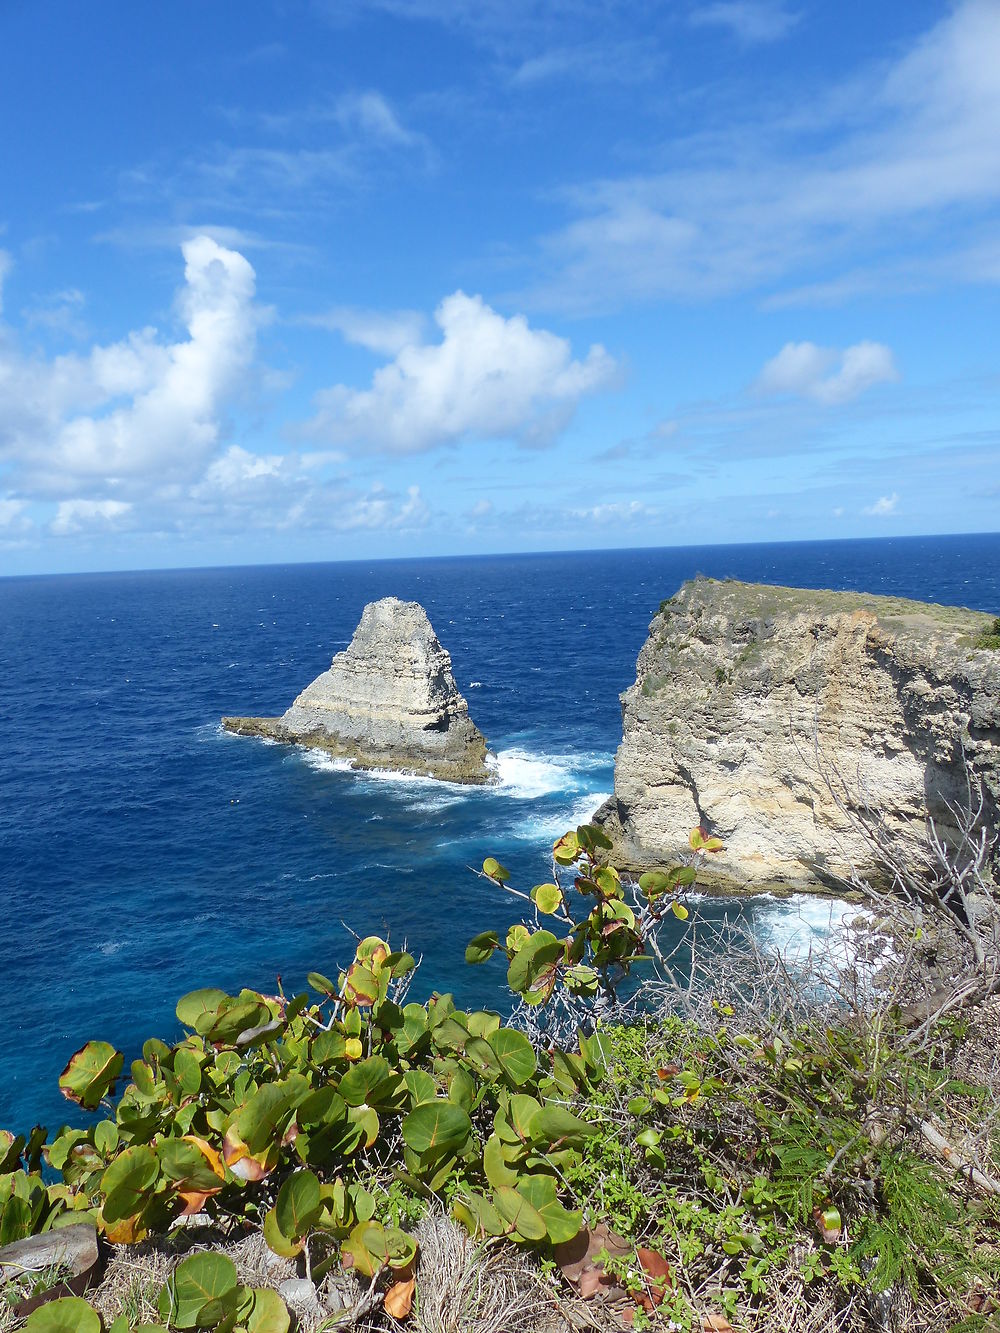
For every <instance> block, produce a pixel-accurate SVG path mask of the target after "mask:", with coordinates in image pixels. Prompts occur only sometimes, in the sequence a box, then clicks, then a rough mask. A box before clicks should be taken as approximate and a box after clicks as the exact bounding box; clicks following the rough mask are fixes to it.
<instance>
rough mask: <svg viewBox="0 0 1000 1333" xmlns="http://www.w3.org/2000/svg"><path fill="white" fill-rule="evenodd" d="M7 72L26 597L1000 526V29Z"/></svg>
mask: <svg viewBox="0 0 1000 1333" xmlns="http://www.w3.org/2000/svg"><path fill="white" fill-rule="evenodd" d="M0 49H2V50H3V52H4V56H5V60H4V67H5V75H4V79H3V81H2V83H0V107H2V115H3V125H4V133H3V135H2V136H0V187H2V188H0V302H2V303H0V573H20V572H35V571H49V570H73V569H111V568H145V567H150V566H169V565H197V564H215V563H244V562H256V561H284V560H289V561H291V560H324V559H341V558H358V557H364V558H368V557H372V556H383V555H384V556H395V555H407V554H412V555H421V554H450V553H465V552H480V551H504V550H545V549H557V548H573V549H578V548H585V547H605V546H640V545H666V544H675V543H679V544H687V543H698V542H714V541H768V540H783V539H800V538H810V537H836V536H845V537H848V536H885V535H891V534H907V533H920V532H962V531H985V530H995V529H997V528H998V527H1000V523H998V514H1000V430H998V407H1000V339H998V337H997V332H998V320H997V295H998V284H1000V130H998V127H1000V0H959V2H958V3H954V4H950V5H949V4H931V3H925V0H889V2H888V3H884V4H879V5H843V4H833V3H830V0H826V2H825V3H820V0H663V2H662V3H656V2H655V0H651V2H650V3H648V4H643V5H638V4H635V3H634V0H311V2H310V0H273V3H272V2H270V0H257V2H256V3H254V4H252V5H237V4H235V3H221V0H218V2H216V3H206V2H205V0H198V2H197V3H194V2H193V0H175V2H174V3H172V4H170V5H169V6H157V5H147V4H143V5H137V4H135V3H134V0H129V2H128V3H124V2H121V3H115V2H114V0H108V2H107V3H105V4H103V5H101V6H99V7H98V8H96V9H95V8H94V7H93V6H81V5H79V4H76V3H70V2H69V0H60V2H58V3H55V2H53V0H32V3H27V2H26V0H7V3H5V4H3V5H2V6H0Z"/></svg>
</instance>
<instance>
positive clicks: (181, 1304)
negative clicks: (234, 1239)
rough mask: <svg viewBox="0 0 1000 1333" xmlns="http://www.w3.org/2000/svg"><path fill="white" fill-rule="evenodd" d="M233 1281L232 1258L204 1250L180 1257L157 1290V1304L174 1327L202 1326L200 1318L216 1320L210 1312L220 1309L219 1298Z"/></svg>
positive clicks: (213, 1312)
mask: <svg viewBox="0 0 1000 1333" xmlns="http://www.w3.org/2000/svg"><path fill="white" fill-rule="evenodd" d="M236 1285H237V1278H236V1266H235V1264H234V1263H233V1261H232V1259H227V1258H226V1256H225V1255H224V1254H215V1253H213V1252H212V1251H211V1250H204V1251H202V1252H200V1253H198V1254H192V1255H190V1256H189V1257H188V1258H187V1259H182V1260H181V1262H180V1263H179V1264H178V1265H177V1267H176V1268H175V1269H174V1271H173V1273H172V1274H171V1276H170V1278H169V1279H168V1280H167V1283H166V1285H165V1286H164V1287H163V1289H162V1291H161V1292H160V1295H159V1297H158V1299H157V1302H156V1304H157V1308H158V1309H159V1312H160V1314H161V1315H162V1316H163V1318H164V1319H165V1320H166V1322H167V1323H169V1324H170V1325H172V1326H173V1327H174V1328H201V1327H205V1324H204V1323H203V1322H202V1321H203V1320H206V1321H207V1320H211V1322H213V1323H217V1322H218V1318H214V1317H213V1316H214V1315H215V1314H216V1312H219V1313H221V1311H219V1302H221V1301H222V1299H223V1298H224V1297H225V1296H227V1295H228V1294H229V1293H230V1292H233V1291H235V1289H236Z"/></svg>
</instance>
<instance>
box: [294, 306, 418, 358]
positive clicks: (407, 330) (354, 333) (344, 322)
mask: <svg viewBox="0 0 1000 1333" xmlns="http://www.w3.org/2000/svg"><path fill="white" fill-rule="evenodd" d="M302 323H303V324H310V325H312V326H313V327H315V328H320V329H330V330H331V331H332V332H334V333H339V334H340V335H341V337H343V338H345V339H346V340H347V342H349V343H355V344H356V345H357V346H359V347H367V348H368V350H369V351H370V352H377V353H378V354H379V355H380V356H397V355H398V354H399V353H400V352H401V351H402V350H403V348H404V347H412V346H414V345H415V344H417V343H420V342H422V341H423V336H424V328H425V325H426V321H425V319H424V316H423V315H422V314H421V313H420V311H419V310H388V311H385V310H360V309H358V308H357V307H356V306H343V305H341V306H334V307H333V309H332V310H327V311H325V312H324V313H322V314H319V315H306V316H304V317H303V319H302Z"/></svg>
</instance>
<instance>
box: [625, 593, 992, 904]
mask: <svg viewBox="0 0 1000 1333" xmlns="http://www.w3.org/2000/svg"><path fill="white" fill-rule="evenodd" d="M992 628H993V618H992V617H991V616H988V615H983V614H982V613H980V612H977V611H967V610H963V609H961V608H958V607H947V606H934V605H930V604H927V603H924V602H913V601H905V600H903V599H901V598H895V597H877V596H868V595H865V594H860V593H851V592H820V591H811V590H807V589H802V588H781V587H770V586H766V585H760V584H748V583H740V582H736V581H735V580H726V581H724V582H719V581H716V580H714V579H705V578H698V579H695V580H694V581H693V582H690V583H686V584H684V586H683V587H682V588H681V589H680V591H679V592H678V593H677V594H676V596H674V597H671V598H670V599H669V601H666V602H664V603H663V604H662V606H661V607H660V611H659V614H658V615H657V616H656V617H655V619H654V620H653V622H652V624H651V625H650V632H649V638H648V640H647V641H646V644H645V645H644V647H643V649H642V651H641V653H640V654H639V661H638V668H637V674H636V681H635V684H634V685H633V686H632V687H631V688H630V689H628V690H627V691H626V692H625V693H624V694H623V695H622V696H621V699H622V716H623V738H622V743H621V747H620V749H619V751H618V755H617V758H616V761H615V790H614V795H613V796H612V797H611V799H610V800H608V801H607V802H605V804H604V806H603V807H602V809H601V811H600V813H599V815H598V819H599V821H600V822H601V823H602V824H603V826H604V829H605V831H606V832H607V833H608V835H609V836H610V837H611V839H612V841H613V843H614V849H613V851H611V852H610V853H609V857H610V859H611V860H612V861H613V862H614V864H616V865H618V866H619V867H621V868H623V869H630V870H633V871H637V870H642V869H646V868H648V867H651V866H657V865H663V864H665V863H666V864H669V863H670V862H671V861H672V860H673V859H674V858H675V857H677V856H678V855H679V854H681V853H682V852H683V851H684V850H685V848H686V838H687V831H688V830H689V829H690V828H692V827H694V826H695V825H703V826H705V827H706V828H707V829H708V830H710V831H711V832H712V833H713V834H718V835H719V836H720V837H721V838H722V839H723V840H724V842H725V851H724V853H721V854H719V855H718V856H713V857H712V858H710V864H709V865H708V866H707V867H706V871H707V874H706V876H705V880H706V881H707V883H708V885H709V886H710V885H711V882H712V879H713V878H714V879H715V880H716V881H717V884H718V887H720V888H731V887H734V886H735V887H754V886H756V887H757V888H765V887H779V886H792V887H796V888H813V889H815V888H818V887H822V886H826V887H828V888H833V889H836V888H837V887H839V886H840V885H841V884H842V882H843V879H844V878H848V877H849V876H850V874H851V871H852V867H856V868H857V869H858V870H859V871H860V872H861V873H862V874H865V875H867V876H868V877H869V878H875V879H880V878H883V876H882V875H880V873H879V871H880V867H879V866H878V864H877V863H876V861H875V859H874V858H873V855H872V848H871V846H870V844H869V843H868V841H866V839H865V838H864V837H863V836H860V835H859V833H858V829H857V826H856V822H855V820H853V819H852V818H851V817H850V814H851V813H853V814H855V815H857V814H860V813H863V811H864V809H865V808H866V807H867V809H868V810H870V811H877V812H878V813H879V814H880V816H881V818H882V819H883V820H884V821H885V825H886V827H887V829H888V830H889V831H890V832H891V834H892V836H893V838H894V840H895V845H896V848H897V851H898V852H899V853H901V854H902V855H903V857H904V859H905V858H907V857H909V856H917V855H919V854H920V849H921V846H922V844H923V838H924V833H925V829H926V826H927V820H928V818H932V819H933V820H934V821H935V824H936V826H937V828H938V831H939V832H940V833H941V834H942V835H943V836H944V837H945V838H946V839H947V840H948V841H949V842H950V843H953V841H954V837H955V831H956V830H955V820H954V817H953V815H952V807H958V808H961V807H962V806H964V805H965V804H966V803H967V801H968V785H967V774H969V775H971V777H972V779H973V782H974V783H979V784H981V787H982V791H983V797H984V811H983V817H984V819H985V822H986V825H987V827H988V828H990V829H992V830H996V828H997V826H998V805H1000V650H998V649H997V648H996V646H995V644H996V640H995V637H993V636H992V635H991V631H992ZM834 793H836V797H837V799H835V796H834ZM700 878H701V877H700Z"/></svg>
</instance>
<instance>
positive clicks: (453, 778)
mask: <svg viewBox="0 0 1000 1333" xmlns="http://www.w3.org/2000/svg"><path fill="white" fill-rule="evenodd" d="M222 725H223V726H224V727H225V729H226V730H227V731H232V732H235V733H237V734H238V735H241V736H261V737H264V738H266V739H268V740H275V741H287V742H290V743H293V744H297V745H306V746H309V747H311V748H313V749H318V750H325V751H326V752H327V753H329V754H331V755H335V756H337V757H338V758H343V759H349V760H350V761H351V765H352V767H354V768H359V769H371V768H388V769H397V770H402V771H406V772H414V773H419V774H422V775H423V776H426V777H432V778H440V779H442V780H444V781H446V782H462V783H471V784H482V783H486V782H489V781H491V780H492V777H493V772H492V770H491V768H490V767H489V765H488V764H487V762H486V758H487V748H486V740H485V738H484V737H483V735H482V733H481V732H480V730H479V729H478V727H476V725H475V724H474V723H473V721H472V719H471V718H470V717H469V708H468V704H467V703H466V701H465V699H464V698H463V697H462V695H461V694H460V692H459V689H458V686H457V685H456V683H455V677H454V675H453V674H452V669H451V657H450V656H449V654H448V652H447V651H446V650H445V649H444V648H442V647H441V644H440V643H439V642H438V638H437V635H436V634H435V633H434V630H433V629H432V628H431V623H430V621H429V620H428V618H427V612H426V611H425V610H424V608H423V607H422V606H421V605H420V604H419V602H401V601H399V600H398V599H397V598H395V597H385V598H383V599H382V600H381V601H379V602H370V603H369V604H368V605H367V606H366V607H365V609H364V612H363V613H362V616H361V621H360V623H359V625H358V627H357V629H356V630H355V631H354V637H353V638H352V640H351V642H350V645H349V646H348V647H347V648H346V649H345V650H344V651H343V652H342V653H337V655H336V656H335V657H334V659H333V661H332V662H331V663H330V667H329V670H327V671H324V672H323V673H322V675H319V676H317V677H316V679H315V680H314V681H313V682H312V684H311V685H308V686H306V688H305V689H304V690H303V691H302V693H301V694H300V695H299V696H298V698H297V699H296V700H295V701H294V703H293V704H292V705H291V707H290V708H289V709H287V711H286V712H284V713H283V714H282V715H281V717H224V718H223V719H222Z"/></svg>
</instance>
